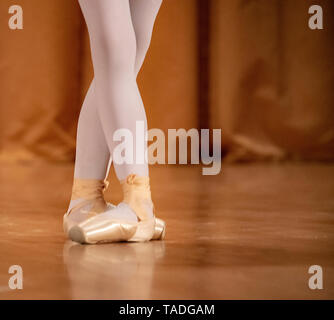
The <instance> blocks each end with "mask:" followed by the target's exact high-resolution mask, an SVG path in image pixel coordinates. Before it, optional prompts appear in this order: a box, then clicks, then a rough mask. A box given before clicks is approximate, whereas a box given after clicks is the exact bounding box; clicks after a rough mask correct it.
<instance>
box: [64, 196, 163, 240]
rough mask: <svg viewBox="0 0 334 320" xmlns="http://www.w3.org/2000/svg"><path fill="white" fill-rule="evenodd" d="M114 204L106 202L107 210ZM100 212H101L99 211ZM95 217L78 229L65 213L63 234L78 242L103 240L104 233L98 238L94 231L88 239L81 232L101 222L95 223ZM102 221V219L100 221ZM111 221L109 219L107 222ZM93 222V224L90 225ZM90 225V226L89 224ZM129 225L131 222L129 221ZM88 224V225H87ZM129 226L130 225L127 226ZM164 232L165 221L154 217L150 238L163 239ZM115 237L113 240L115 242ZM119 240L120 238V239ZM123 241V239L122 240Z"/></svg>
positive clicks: (89, 229) (96, 227)
mask: <svg viewBox="0 0 334 320" xmlns="http://www.w3.org/2000/svg"><path fill="white" fill-rule="evenodd" d="M115 208H116V206H115V205H113V204H112V203H109V202H108V203H107V211H110V210H113V209H115ZM101 214H102V213H101ZM94 220H96V219H91V220H90V223H88V222H87V221H86V223H84V224H82V225H80V226H79V230H78V228H74V227H76V226H78V223H77V222H75V221H73V220H71V219H69V217H68V214H67V213H65V215H64V217H63V229H64V232H65V234H66V235H67V236H68V238H70V239H71V240H73V241H75V242H78V243H91V244H93V243H97V242H103V241H104V240H105V239H104V238H105V236H104V233H102V234H100V235H99V237H98V238H99V239H100V240H98V238H96V232H95V234H94V236H93V239H90V237H88V239H86V237H85V236H84V235H83V234H85V233H86V234H88V233H89V232H90V231H91V230H94V229H98V228H99V226H101V224H99V225H95V221H94ZM101 222H102V221H101ZM109 223H111V221H110V219H109V222H108V224H109ZM92 224H93V225H92ZM89 225H90V226H89ZM102 225H103V223H102ZM130 225H131V223H130ZM88 226H89V227H88ZM104 227H106V225H104ZM72 228H73V230H72V231H71V229H72ZM82 228H83V229H85V231H83V230H80V229H82ZM129 228H130V226H129ZM165 234H166V223H165V221H163V220H162V219H159V218H155V227H154V234H153V237H152V239H151V240H163V239H164V238H165ZM122 238H127V235H124V237H122ZM115 240H116V239H115V238H114V241H112V239H111V241H112V242H115ZM120 241H121V240H120ZM124 241H125V240H124ZM105 242H108V240H105Z"/></svg>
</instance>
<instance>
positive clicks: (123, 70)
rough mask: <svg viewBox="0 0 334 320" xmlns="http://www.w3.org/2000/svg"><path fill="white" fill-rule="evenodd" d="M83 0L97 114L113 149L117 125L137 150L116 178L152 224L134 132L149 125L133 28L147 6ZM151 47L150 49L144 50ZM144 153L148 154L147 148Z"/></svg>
mask: <svg viewBox="0 0 334 320" xmlns="http://www.w3.org/2000/svg"><path fill="white" fill-rule="evenodd" d="M137 1H138V0H136V1H134V2H132V8H136V6H138V3H137ZM79 2H80V5H81V8H82V11H83V13H84V16H85V19H86V23H87V26H88V30H89V35H90V41H91V49H92V58H93V65H94V73H95V82H94V83H93V85H92V90H94V91H93V92H94V93H95V98H96V101H97V106H98V107H97V109H98V114H99V116H100V120H101V124H102V128H103V133H104V136H105V138H106V142H107V144H108V148H109V151H111V153H112V151H113V150H114V148H115V145H116V144H115V142H114V137H113V134H114V133H115V131H116V130H118V129H126V130H128V131H129V132H131V133H132V136H133V139H134V140H133V142H134V143H133V145H132V144H131V143H130V144H129V145H127V148H128V149H129V148H132V154H133V158H134V162H133V163H115V162H114V167H115V171H116V174H117V177H118V178H119V180H121V181H122V186H123V190H124V204H126V205H127V207H128V208H130V209H131V210H132V211H133V212H134V213H135V214H136V216H137V217H138V218H139V219H140V221H148V222H149V220H152V218H153V204H152V201H151V194H150V188H149V180H148V166H147V163H146V160H145V159H142V162H141V161H139V158H138V159H137V158H136V157H137V155H136V142H137V141H136V138H137V137H136V135H135V134H136V122H137V121H141V122H142V123H143V124H144V129H145V130H146V128H147V124H146V114H145V110H144V107H143V104H142V100H141V97H140V94H139V90H138V87H137V83H136V75H135V74H136V70H135V68H136V66H135V61H136V50H137V38H136V34H135V30H134V25H136V23H139V25H140V26H141V24H140V21H141V19H142V17H144V14H143V13H144V11H145V10H142V11H140V10H139V11H138V10H137V12H138V15H137V14H136V13H134V12H135V11H134V10H135V9H133V10H132V11H131V10H130V3H129V2H127V1H124V0H98V1H94V2H92V1H89V0H80V1H79ZM145 3H148V1H146V2H145ZM153 3H154V4H155V5H157V10H158V8H159V6H160V1H155V0H153V2H152V1H151V5H152V4H153ZM138 8H141V7H140V6H139V7H138ZM146 50H147V48H146V49H145V52H146ZM143 59H144V58H142V60H141V62H140V64H141V63H142V61H143ZM144 148H146V145H145V147H144ZM142 149H143V148H142ZM141 151H142V153H143V154H144V151H145V150H141ZM77 180H78V179H77ZM79 187H80V186H79ZM141 225H142V226H143V228H142V229H141V230H144V225H146V226H148V225H149V224H144V223H143V224H141ZM145 228H146V227H145ZM137 229H138V230H139V228H137ZM153 229H154V227H153ZM146 231H147V228H146ZM146 231H145V232H139V233H138V232H137V233H136V235H135V236H134V239H135V240H137V239H139V240H145V237H149V236H148V233H147V232H146ZM152 235H153V234H152ZM146 240H148V238H147V239H146Z"/></svg>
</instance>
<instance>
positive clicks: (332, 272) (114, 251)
mask: <svg viewBox="0 0 334 320" xmlns="http://www.w3.org/2000/svg"><path fill="white" fill-rule="evenodd" d="M0 170H1V171H0V182H1V184H0V197H1V198H0V209H1V212H0V299H90V298H92V299H271V298H275V299H294V298H298V299H299V298H306V299H320V298H323V299H329V298H330V299H333V298H334V250H333V245H334V165H319V164H304V165H291V164H289V165H287V164H285V165H282V166H276V165H264V164H258V165H239V166H223V172H222V174H221V175H220V176H214V177H212V176H211V177H210V176H206V177H203V176H201V171H200V168H199V167H159V168H153V169H152V170H151V173H152V192H153V198H154V201H155V204H156V208H157V212H158V216H159V217H161V218H163V219H165V220H166V222H167V225H168V230H167V237H166V240H165V241H160V242H159V241H155V242H149V243H137V244H136V243H133V244H126V243H119V244H105V245H89V246H82V245H76V244H74V243H73V242H71V241H67V240H66V239H65V236H64V235H63V233H62V216H63V213H64V211H65V209H66V205H67V202H68V200H69V197H70V189H71V182H72V181H71V180H72V171H73V168H72V166H69V165H35V166H23V165H22V166H18V165H16V166H14V165H2V167H1V169H0ZM112 181H114V178H112ZM108 197H109V199H110V200H112V201H115V202H117V201H119V200H120V199H121V194H120V190H119V185H118V184H117V183H114V182H113V183H111V187H110V189H109V190H108ZM11 265H20V266H21V267H22V268H23V276H24V282H23V286H24V287H23V290H16V291H13V290H10V289H9V287H8V280H9V277H10V276H11V275H10V274H8V269H9V267H10V266H11ZM311 265H320V266H322V268H323V285H324V289H323V290H315V291H314V290H310V289H309V287H308V279H309V277H310V276H311V275H310V274H308V268H309V267H310V266H311Z"/></svg>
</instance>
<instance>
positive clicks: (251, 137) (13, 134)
mask: <svg viewBox="0 0 334 320" xmlns="http://www.w3.org/2000/svg"><path fill="white" fill-rule="evenodd" d="M13 4H17V5H21V6H22V8H23V11H24V29H23V30H10V29H9V28H8V19H9V17H10V14H8V8H9V7H10V6H11V5H13ZM312 4H318V5H321V6H322V8H323V10H324V29H323V30H310V29H309V28H308V19H309V17H310V15H309V14H308V8H309V7H310V6H311V5H312ZM333 18H334V2H333V1H332V0H316V1H309V0H164V3H163V5H162V8H161V11H160V13H159V16H158V19H157V22H156V26H155V31H154V34H153V40H152V45H151V49H150V51H149V53H148V56H147V59H146V62H145V64H144V66H143V69H142V71H141V73H140V76H139V79H138V82H139V86H140V88H141V91H142V96H143V100H144V103H145V105H146V109H147V114H148V121H149V127H150V128H161V129H164V130H167V129H168V128H186V129H190V128H221V129H222V133H223V136H222V141H223V145H222V148H223V150H224V154H225V155H226V157H225V159H226V160H228V161H248V160H263V159H264V160H286V159H291V160H294V159H298V160H299V159H302V160H304V159H305V160H333V159H334V90H333V84H334V44H333V38H334V37H333V36H334V21H333ZM0 75H1V76H0V161H6V162H8V161H9V162H12V161H14V162H16V161H19V162H20V161H36V160H42V161H44V160H49V161H73V160H74V153H75V133H76V126H77V119H78V114H79V111H80V107H81V103H82V101H83V98H84V96H85V93H86V90H87V88H88V85H89V82H90V81H91V79H92V76H93V74H92V66H91V62H90V54H89V44H88V38H87V30H86V26H85V23H84V21H83V18H82V15H81V12H80V9H79V6H78V3H77V1H76V0H15V1H14V0H11V1H10V0H1V2H0Z"/></svg>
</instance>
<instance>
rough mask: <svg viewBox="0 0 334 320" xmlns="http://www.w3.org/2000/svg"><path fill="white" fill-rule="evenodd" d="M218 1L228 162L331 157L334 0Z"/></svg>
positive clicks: (217, 63)
mask: <svg viewBox="0 0 334 320" xmlns="http://www.w3.org/2000/svg"><path fill="white" fill-rule="evenodd" d="M316 3H317V4H318V5H321V6H322V8H323V13H324V19H323V22H324V29H323V30H311V29H310V28H309V27H308V20H309V17H310V15H309V13H308V9H309V7H310V6H311V5H312V4H314V2H313V1H307V0H289V1H284V0H254V1H251V0H248V1H247V0H232V1H222V0H213V1H212V7H211V9H212V10H211V13H212V15H211V34H212V36H211V69H210V70H211V93H210V98H211V99H210V100H211V106H210V108H211V109H210V111H211V112H210V114H211V124H212V126H213V127H217V128H222V131H223V140H224V144H225V147H226V148H227V151H228V156H227V159H228V160H250V159H272V160H282V159H321V160H328V159H333V158H334V90H333V89H334V88H333V85H334V43H333V39H334V37H333V36H334V25H333V17H334V15H333V14H334V12H333V11H334V10H333V9H334V2H333V1H330V0H328V1H326V0H319V1H316Z"/></svg>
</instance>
